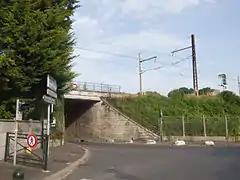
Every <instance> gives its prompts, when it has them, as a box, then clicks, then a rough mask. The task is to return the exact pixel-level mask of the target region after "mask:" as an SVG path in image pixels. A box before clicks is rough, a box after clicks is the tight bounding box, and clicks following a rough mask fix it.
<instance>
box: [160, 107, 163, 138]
mask: <svg viewBox="0 0 240 180" xmlns="http://www.w3.org/2000/svg"><path fill="white" fill-rule="evenodd" d="M160 140H161V142H163V112H162V110H160Z"/></svg>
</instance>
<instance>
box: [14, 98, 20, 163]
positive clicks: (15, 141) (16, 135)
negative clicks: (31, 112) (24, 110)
mask: <svg viewBox="0 0 240 180" xmlns="http://www.w3.org/2000/svg"><path fill="white" fill-rule="evenodd" d="M18 113H19V99H17V102H16V117H15V137H14V155H13V166H16V164H17V140H18Z"/></svg>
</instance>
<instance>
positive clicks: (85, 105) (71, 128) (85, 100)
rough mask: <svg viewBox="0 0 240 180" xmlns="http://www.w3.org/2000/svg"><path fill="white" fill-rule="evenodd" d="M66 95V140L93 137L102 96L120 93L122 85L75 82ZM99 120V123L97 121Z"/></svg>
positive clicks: (99, 117)
mask: <svg viewBox="0 0 240 180" xmlns="http://www.w3.org/2000/svg"><path fill="white" fill-rule="evenodd" d="M72 88H73V89H72V91H71V92H70V93H68V94H66V95H65V96H64V97H65V140H67V141H68V140H73V139H75V138H80V139H85V140H86V139H93V138H96V137H99V138H100V136H99V135H97V133H96V131H95V130H96V126H99V122H98V120H99V119H101V116H99V108H97V107H98V106H99V105H100V104H99V102H101V97H109V96H111V95H112V94H114V95H117V94H120V87H119V86H113V85H108V84H97V83H88V82H81V83H74V84H73V85H72ZM97 122H98V123H97Z"/></svg>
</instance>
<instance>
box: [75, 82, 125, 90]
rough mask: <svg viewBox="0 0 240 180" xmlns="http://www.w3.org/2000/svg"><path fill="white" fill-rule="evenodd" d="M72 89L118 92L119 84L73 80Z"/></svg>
mask: <svg viewBox="0 0 240 180" xmlns="http://www.w3.org/2000/svg"><path fill="white" fill-rule="evenodd" d="M72 90H73V91H85V92H87V91H89V92H101V93H120V91H121V86H117V85H110V84H103V83H92V82H74V83H73V84H72Z"/></svg>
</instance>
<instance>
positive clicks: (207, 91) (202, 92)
mask: <svg viewBox="0 0 240 180" xmlns="http://www.w3.org/2000/svg"><path fill="white" fill-rule="evenodd" d="M212 92H214V89H211V88H210V87H205V88H202V89H199V95H209V94H211V93H212Z"/></svg>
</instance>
